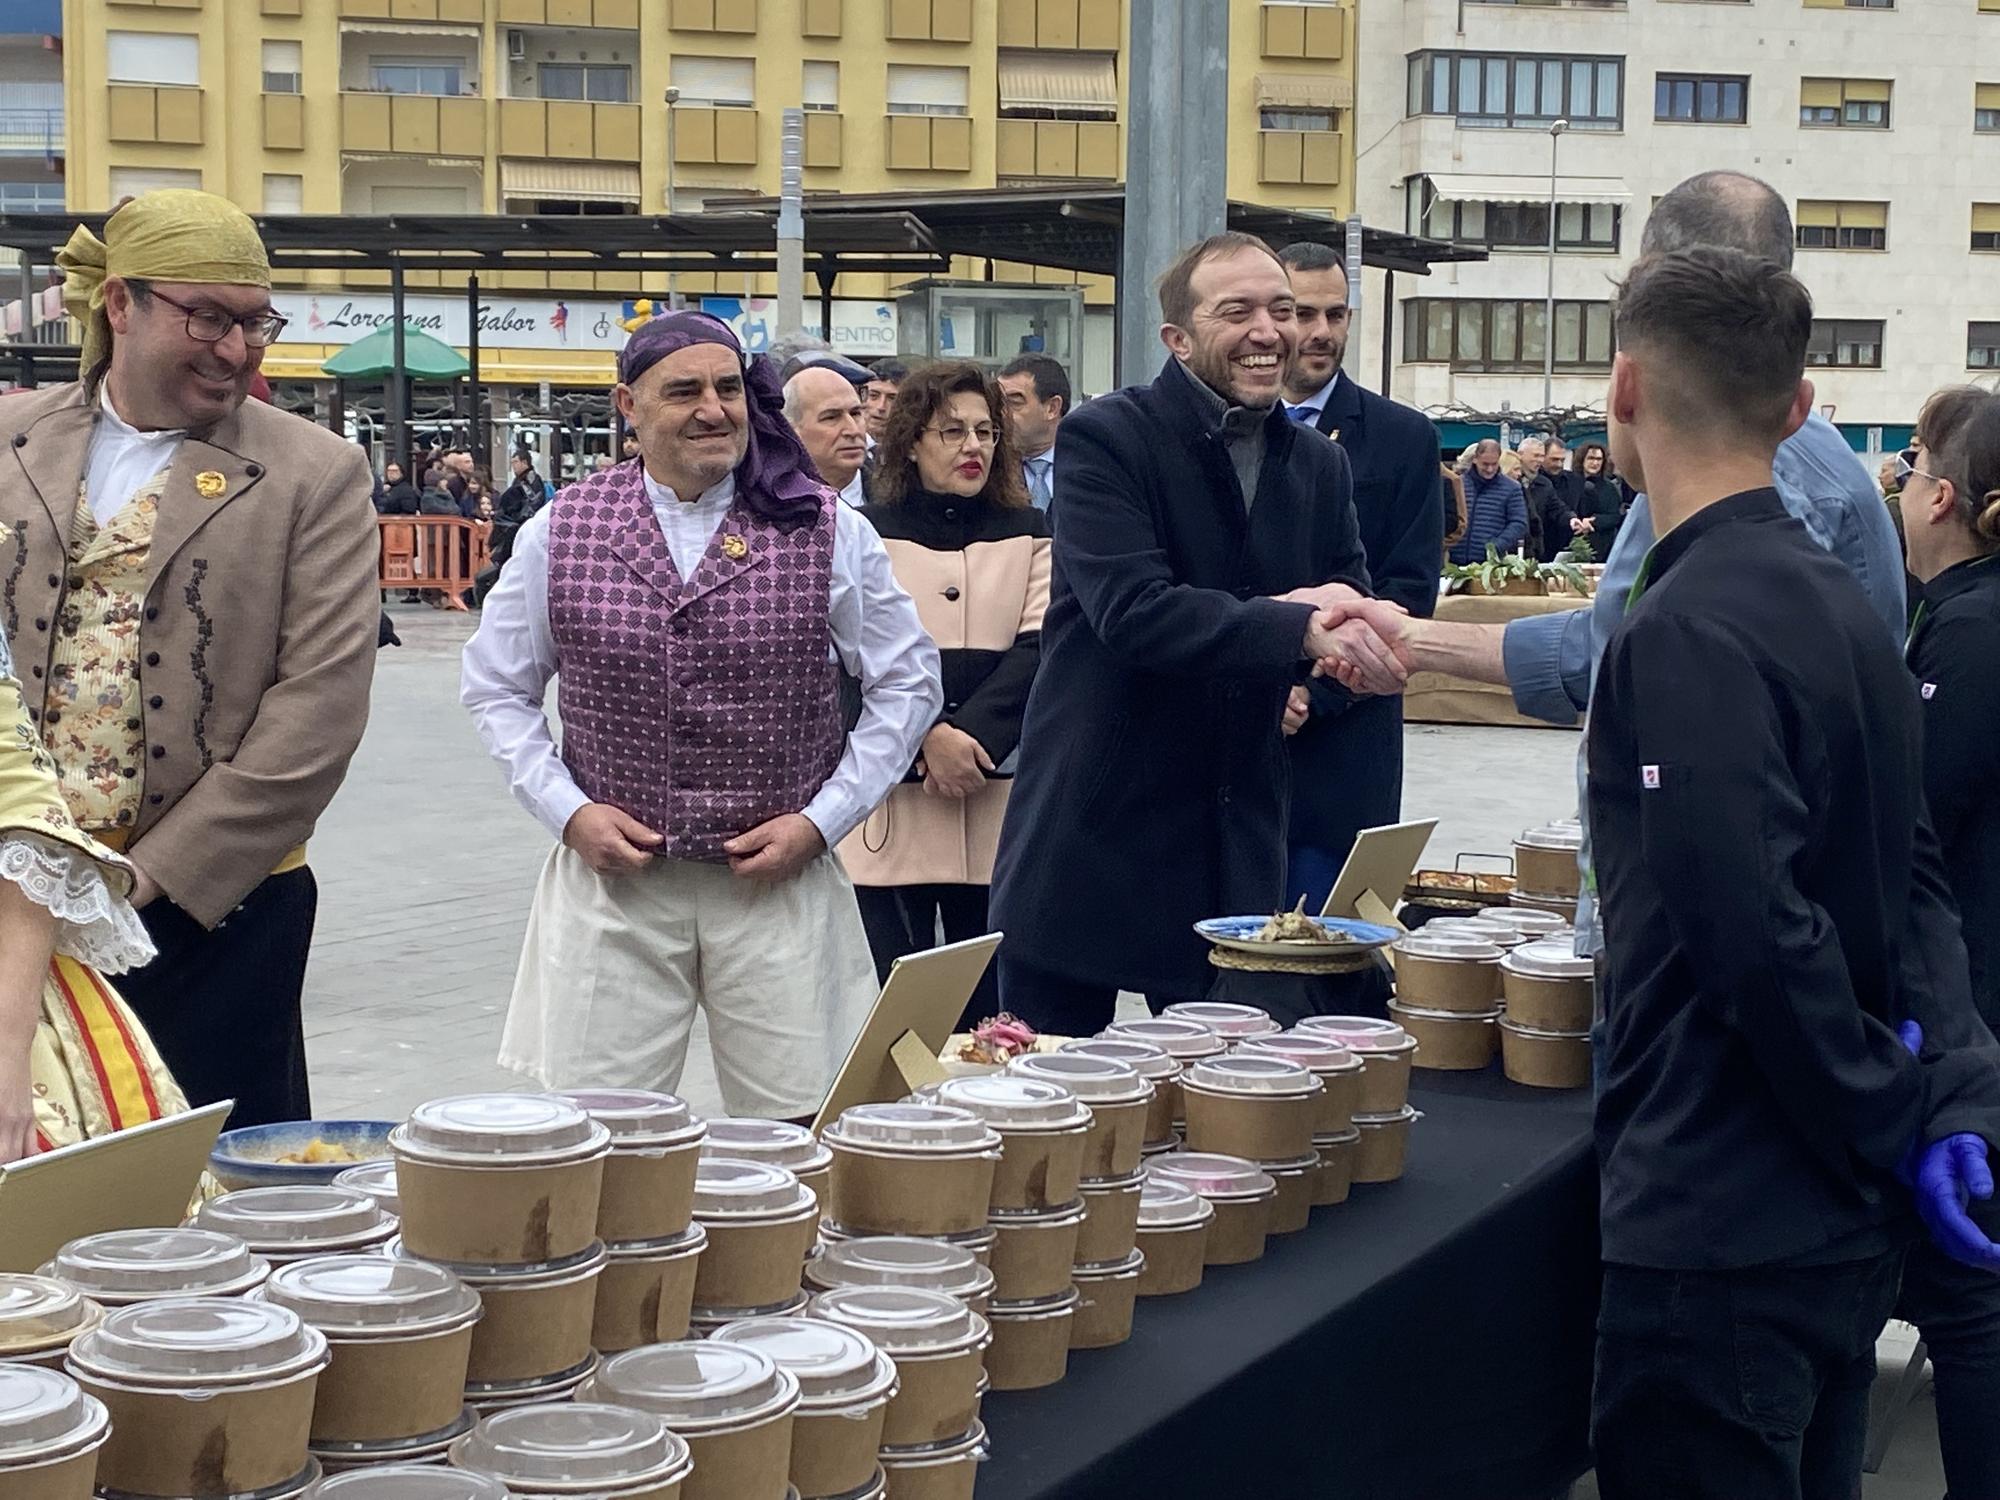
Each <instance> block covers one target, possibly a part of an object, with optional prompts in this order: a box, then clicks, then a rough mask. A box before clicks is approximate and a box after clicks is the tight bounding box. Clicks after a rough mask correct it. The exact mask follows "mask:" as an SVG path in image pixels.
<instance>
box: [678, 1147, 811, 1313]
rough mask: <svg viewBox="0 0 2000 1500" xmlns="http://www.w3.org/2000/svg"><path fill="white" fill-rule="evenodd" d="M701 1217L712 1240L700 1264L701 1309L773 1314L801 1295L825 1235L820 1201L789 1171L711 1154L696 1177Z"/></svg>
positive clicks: (696, 1200)
mask: <svg viewBox="0 0 2000 1500" xmlns="http://www.w3.org/2000/svg"><path fill="white" fill-rule="evenodd" d="M694 1219H695V1222H696V1223H697V1224H699V1225H700V1226H701V1227H702V1229H703V1230H705V1231H706V1232H707V1234H708V1245H707V1248H706V1249H704V1250H703V1251H702V1253H701V1255H700V1256H699V1257H698V1258H697V1259H696V1261H695V1267H694V1302H695V1305H696V1306H698V1307H703V1308H743V1309H750V1308H768V1307H776V1306H777V1305H778V1304H779V1303H782V1302H787V1301H790V1300H791V1299H792V1298H793V1297H796V1296H797V1295H798V1291H799V1279H800V1273H801V1272H802V1270H803V1269H804V1266H805V1263H806V1256H807V1255H809V1254H810V1253H811V1252H812V1248H813V1242H814V1239H815V1238H816V1236H817V1234H818V1232H819V1200H818V1199H817V1198H815V1197H813V1195H812V1194H811V1193H810V1192H809V1191H807V1190H806V1188H805V1187H804V1186H803V1185H802V1184H801V1183H800V1182H799V1180H798V1178H796V1177H794V1176H793V1175H792V1174H791V1172H790V1171H789V1170H787V1169H786V1168H784V1167H776V1166H771V1165H770V1164H768V1163H766V1162H759V1161H738V1160H736V1159H735V1158H733V1157H727V1156H704V1157H703V1158H701V1160H700V1162H699V1163H698V1164H697V1167H696V1172H695V1188H694Z"/></svg>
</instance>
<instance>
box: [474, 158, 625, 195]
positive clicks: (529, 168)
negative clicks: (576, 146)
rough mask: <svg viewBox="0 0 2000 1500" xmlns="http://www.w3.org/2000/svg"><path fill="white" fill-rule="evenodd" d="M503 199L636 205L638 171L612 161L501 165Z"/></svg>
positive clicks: (502, 163)
mask: <svg viewBox="0 0 2000 1500" xmlns="http://www.w3.org/2000/svg"><path fill="white" fill-rule="evenodd" d="M500 196H501V197H502V198H561V199H567V200H574V201H576V202H579V203H637V202H639V201H640V193H639V169H638V168H637V167H635V166H628V165H626V164H624V163H622V162H610V161H507V160H502V161H501V163H500Z"/></svg>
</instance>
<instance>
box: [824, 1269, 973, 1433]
mask: <svg viewBox="0 0 2000 1500" xmlns="http://www.w3.org/2000/svg"><path fill="white" fill-rule="evenodd" d="M810 1310H811V1314H812V1316H813V1317H816V1318H824V1319H825V1320H827V1321H828V1322H832V1323H840V1324H843V1325H845V1326H846V1327H849V1328H852V1329H855V1330H856V1331H857V1332H860V1333H863V1334H865V1335H867V1337H868V1338H869V1340H870V1341H871V1342H873V1343H874V1345H875V1347H876V1348H877V1349H879V1350H881V1351H882V1352H883V1353H884V1354H886V1355H888V1356H889V1358H890V1359H892V1360H894V1361H895V1364H896V1374H897V1391H896V1394H895V1396H894V1397H893V1398H892V1399H891V1400H890V1402H889V1409H888V1411H887V1413H886V1414H885V1416H884V1419H883V1427H882V1446H883V1449H884V1451H887V1450H889V1449H892V1448H894V1449H902V1448H910V1447H924V1446H927V1445H929V1444H932V1443H942V1442H949V1441H951V1440H953V1439H955V1438H957V1437H958V1436H960V1435H961V1434H962V1433H964V1432H965V1430H966V1429H967V1428H968V1427H970V1426H971V1424H972V1420H973V1418H974V1417H976V1416H977V1415H978V1413H979V1392H980V1376H981V1372H982V1366H983V1361H984V1356H985V1353H986V1348H987V1345H988V1344H989V1343H990V1342H991V1341H992V1329H991V1325H989V1324H988V1322H987V1320H986V1319H985V1318H984V1317H983V1316H981V1315H980V1314H979V1313H976V1312H973V1311H972V1310H971V1309H970V1308H968V1307H967V1306H966V1305H965V1304H964V1303H962V1302H960V1301H959V1300H958V1299H957V1298H956V1297H953V1296H951V1295H949V1294H948V1293H945V1292H928V1291H923V1290H920V1289H918V1288H916V1287H870V1286H851V1287H837V1288H835V1289H834V1290H832V1291H829V1292H822V1293H820V1294H819V1295H818V1296H817V1297H815V1298H813V1300H812V1303H811V1309H810Z"/></svg>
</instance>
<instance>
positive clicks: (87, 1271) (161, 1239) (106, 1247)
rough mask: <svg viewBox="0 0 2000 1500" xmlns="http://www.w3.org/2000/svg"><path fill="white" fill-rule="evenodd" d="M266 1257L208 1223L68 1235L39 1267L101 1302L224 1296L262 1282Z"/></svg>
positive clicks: (46, 1273) (266, 1267)
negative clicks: (71, 1237)
mask: <svg viewBox="0 0 2000 1500" xmlns="http://www.w3.org/2000/svg"><path fill="white" fill-rule="evenodd" d="M270 1271H271V1265H270V1262H269V1261H267V1260H265V1259H264V1258H263V1257H262V1256H261V1255H252V1254H251V1253H250V1248H249V1246H247V1245H245V1244H244V1243H243V1241H241V1240H239V1239H237V1238H236V1237H235V1236H234V1235H228V1234H218V1233H216V1232H215V1231H214V1230H211V1229H113V1230H110V1231H109V1232H107V1233H105V1234H92V1235H86V1236H84V1238H82V1239H80V1240H71V1241H70V1242H69V1243H68V1244H67V1245H65V1246H63V1247H62V1249H60V1250H58V1251H57V1252H56V1257H55V1259H54V1260H52V1261H50V1262H49V1263H48V1264H47V1265H45V1266H43V1267H42V1274H43V1275H44V1276H56V1277H60V1278H61V1279H62V1280H64V1281H67V1282H68V1283H69V1284H70V1285H72V1286H74V1287H77V1288H78V1289H80V1290H81V1291H83V1292H85V1293H86V1294H88V1295H89V1296H92V1297H95V1298H97V1299H98V1300H99V1301H100V1302H101V1301H104V1300H105V1299H107V1298H110V1299H115V1300H118V1301H127V1302H129V1301H132V1300H134V1299H136V1298H140V1297H218V1296H221V1297H226V1296H236V1295H240V1294H241V1293H243V1292H247V1291H249V1290H250V1289H251V1288H252V1287H255V1286H261V1285H262V1284H263V1281H264V1278H265V1277H266V1276H268V1275H269V1274H270Z"/></svg>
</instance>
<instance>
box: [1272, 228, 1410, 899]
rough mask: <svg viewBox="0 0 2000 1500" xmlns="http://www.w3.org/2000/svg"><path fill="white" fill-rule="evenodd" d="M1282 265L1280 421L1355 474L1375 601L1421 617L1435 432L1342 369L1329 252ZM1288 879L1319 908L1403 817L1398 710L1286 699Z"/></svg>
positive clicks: (1322, 680)
mask: <svg viewBox="0 0 2000 1500" xmlns="http://www.w3.org/2000/svg"><path fill="white" fill-rule="evenodd" d="M1278 259H1279V260H1280V261H1282V262H1283V263H1284V266H1285V269H1286V270H1287V271H1288V272H1289V273H1290V274H1291V278H1292V295H1293V296H1294V297H1296V298H1297V299H1298V325H1299V352H1298V356H1297V358H1295V359H1294V360H1293V361H1292V367H1291V370H1290V372H1289V373H1288V374H1287V375H1286V377H1285V408H1286V415H1287V416H1289V417H1290V418H1291V419H1292V420H1293V421H1294V422H1299V423H1302V424H1304V425H1308V426H1311V427H1313V428H1315V429H1317V430H1318V431H1320V432H1322V433H1324V434H1326V436H1328V437H1330V438H1332V439H1333V440H1334V441H1335V442H1336V443H1338V444H1340V446H1341V448H1342V449H1343V450H1345V452H1346V454H1347V459H1348V463H1349V464H1350V466H1351V467H1352V469H1353V471H1354V514H1355V519H1356V521H1357V522H1358V523H1359V524H1360V527H1361V547H1362V550H1363V551H1364V552H1365V553H1366V554H1367V556H1368V577H1369V580H1370V582H1371V583H1373V585H1374V588H1375V595H1376V597H1377V598H1381V599H1388V600H1391V601H1393V602H1394V603H1397V604H1400V605H1401V606H1402V607H1403V608H1404V609H1406V610H1408V611H1409V612H1410V613H1411V614H1412V615H1417V616H1421V617H1423V618H1426V619H1428V618H1429V617H1430V615H1431V613H1432V611H1433V610H1435V609H1436V608H1437V590H1438V573H1439V559H1441V558H1442V557H1443V556H1444V508H1443V505H1442V504H1441V502H1440V500H1439V489H1440V480H1441V477H1442V471H1441V470H1440V469H1439V468H1438V436H1437V429H1436V428H1435V427H1433V426H1431V423H1430V419H1429V418H1428V417H1426V416H1425V415H1424V414H1423V413H1422V412H1420V411H1416V410H1414V409H1413V408H1411V407H1407V406H1403V405H1401V404H1400V403H1398V402H1395V401H1391V400H1388V399H1387V398H1386V397H1383V396H1378V395H1376V394H1375V393H1374V392H1373V391H1364V390H1363V389H1361V387H1360V386H1358V385H1356V384H1355V383H1354V380H1353V378H1352V377H1351V376H1349V375H1348V374H1346V373H1345V372H1344V371H1343V370H1342V369H1341V361H1342V359H1343V357H1344V356H1345V355H1346V353H1347V273H1346V272H1345V270H1343V269H1342V266H1341V261H1340V256H1339V254H1338V253H1337V252H1335V251H1334V250H1332V249H1330V248H1329V247H1327V246H1325V245H1317V244H1314V243H1312V242H1311V241H1302V242H1300V243H1299V244H1296V245H1287V246H1286V247H1285V248H1284V249H1283V250H1280V251H1279V252H1278ZM1286 724H1287V726H1288V727H1294V733H1293V736H1292V819H1291V833H1290V840H1289V842H1290V870H1289V873H1288V874H1287V876H1286V880H1285V902H1286V904H1287V905H1290V904H1291V903H1292V902H1293V901H1294V900H1296V899H1297V898H1298V897H1299V896H1300V895H1304V897H1305V898H1306V907H1307V909H1308V910H1309V911H1318V910H1319V909H1320V908H1321V907H1322V906H1324V905H1325V904H1326V897H1327V892H1329V891H1330V890H1332V889H1333V883H1334V881H1335V880H1336V879H1338V878H1339V875H1340V867H1341V866H1342V865H1343V864H1345V863H1346V861H1347V855H1348V851H1349V850H1351V849H1352V848H1353V847H1354V836H1355V835H1356V834H1358V833H1359V832H1361V830H1362V829H1364V828H1379V827H1380V826H1382V825H1383V824H1385V823H1393V822H1395V821H1396V820H1397V818H1398V817H1400V816H1401V814H1402V810H1403V700H1402V698H1401V696H1399V695H1391V696H1388V697H1373V696H1369V697H1358V698H1357V697H1356V696H1355V695H1354V694H1352V693H1350V692H1348V691H1347V689H1346V688H1344V687H1342V686H1341V685H1340V684H1339V683H1338V682H1336V681H1334V680H1333V679H1332V678H1331V677H1314V678H1312V679H1311V680H1310V682H1309V683H1308V684H1307V685H1306V686H1304V687H1300V688H1295V689H1294V690H1293V692H1292V698H1291V703H1290V706H1289V709H1288V712H1287V715H1286Z"/></svg>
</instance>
